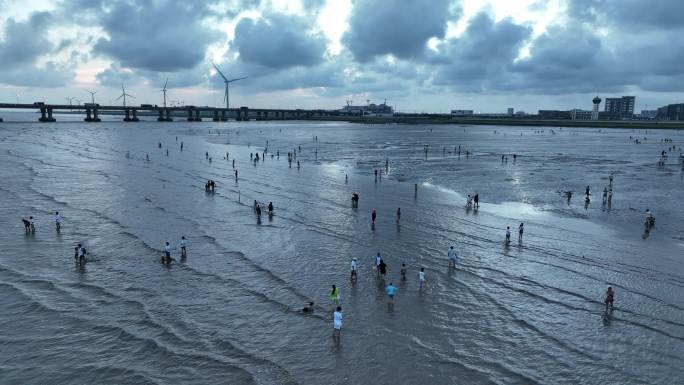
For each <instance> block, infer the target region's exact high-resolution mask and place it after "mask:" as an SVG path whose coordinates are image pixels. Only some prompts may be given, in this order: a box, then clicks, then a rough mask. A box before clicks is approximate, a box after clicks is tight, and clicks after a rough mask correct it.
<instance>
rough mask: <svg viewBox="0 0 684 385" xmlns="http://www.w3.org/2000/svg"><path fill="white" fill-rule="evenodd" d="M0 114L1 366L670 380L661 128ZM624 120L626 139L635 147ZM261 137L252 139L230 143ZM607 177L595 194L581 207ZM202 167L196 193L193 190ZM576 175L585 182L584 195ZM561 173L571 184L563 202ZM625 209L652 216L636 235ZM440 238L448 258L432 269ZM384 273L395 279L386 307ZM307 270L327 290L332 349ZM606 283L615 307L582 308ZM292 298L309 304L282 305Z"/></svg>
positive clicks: (672, 168) (66, 376)
mask: <svg viewBox="0 0 684 385" xmlns="http://www.w3.org/2000/svg"><path fill="white" fill-rule="evenodd" d="M2 127H3V128H2V129H1V130H0V162H2V166H3V167H2V170H3V171H2V173H3V183H2V185H1V187H0V196H2V200H1V202H2V203H1V204H0V210H1V211H0V213H1V216H0V221H1V223H2V228H3V230H4V231H3V232H2V233H1V234H0V239H2V243H3V245H5V250H4V252H3V254H2V257H0V284H1V285H2V286H3V289H4V290H3V292H4V293H5V295H4V296H3V297H2V299H0V310H1V311H2V316H0V336H1V338H2V345H0V346H2V348H1V349H0V351H1V352H2V353H4V354H2V357H3V358H1V359H0V362H1V363H2V367H3V378H5V379H6V380H7V381H9V382H10V383H31V382H33V383H48V382H49V383H74V382H77V383H95V382H97V383H197V384H205V383H214V382H223V383H259V384H262V383H274V384H280V383H303V384H318V383H335V384H337V383H342V384H344V383H348V384H356V383H376V384H396V383H428V382H430V383H440V384H441V383H472V384H480V383H482V384H488V383H549V384H550V383H553V384H558V383H573V384H577V383H580V384H595V383H611V382H618V383H623V384H640V383H663V384H665V383H678V382H682V381H684V377H682V374H681V370H679V369H677V368H678V367H679V366H681V362H682V360H683V359H684V352H683V351H682V348H681V347H682V341H683V340H684V295H683V294H684V268H683V267H682V260H681V255H682V254H683V253H682V250H683V247H684V233H683V230H682V229H683V227H682V218H684V209H683V208H682V206H681V205H680V204H679V202H680V201H681V199H682V194H683V193H682V191H684V190H682V183H684V179H683V174H682V172H681V168H680V166H679V165H677V164H676V163H677V156H678V155H679V152H678V151H676V152H672V153H670V157H669V159H668V161H667V164H666V166H665V167H657V166H656V162H657V161H658V155H659V153H660V151H661V149H664V148H666V147H668V146H670V145H671V144H665V143H660V139H661V138H664V137H669V138H673V139H674V141H675V143H674V144H675V145H677V147H679V146H680V145H681V144H682V142H684V134H683V133H680V132H676V131H675V132H673V131H654V130H649V131H648V132H647V133H646V132H643V131H642V132H637V131H633V130H619V129H611V130H605V131H603V132H599V131H597V130H596V129H562V130H559V129H558V128H554V129H553V131H552V129H550V128H546V129H543V128H538V127H533V128H517V127H516V128H512V127H510V128H505V127H486V126H478V127H461V126H402V125H372V126H362V125H356V124H348V123H330V122H327V123H310V122H309V123H304V122H248V123H239V124H238V123H228V124H226V123H223V124H221V123H212V122H203V123H192V122H174V123H172V124H168V123H156V122H141V123H128V124H124V123H121V122H103V123H101V124H97V125H93V124H84V123H78V122H74V123H59V124H53V125H50V124H36V123H27V124H23V123H16V124H5V125H4V126H2ZM217 129H218V130H219V131H220V132H221V135H218V134H217V131H216V130H217ZM542 129H543V130H544V132H543V133H536V132H537V131H539V130H542ZM209 130H211V133H209ZM521 133H522V136H521ZM630 135H632V136H636V135H638V136H639V137H641V138H643V137H644V136H646V137H647V138H648V139H647V140H646V141H644V143H643V144H641V145H636V144H634V143H633V142H632V141H630V140H629V136H630ZM176 136H177V137H178V142H176V141H175V137H176ZM314 136H318V141H317V142H316V141H314V140H313V137H314ZM267 140H268V141H269V149H268V153H267V154H266V155H267V156H266V159H265V160H264V161H263V162H258V163H257V164H254V163H252V162H250V161H249V154H250V153H255V152H257V151H258V152H259V153H261V152H262V151H263V150H264V147H265V144H266V141H267ZM158 142H162V144H163V147H162V148H161V149H158V148H157V143H158ZM181 142H183V143H184V149H183V152H180V148H179V147H180V143H181ZM424 144H428V145H429V146H428V147H429V151H428V154H427V157H426V156H425V153H424V152H423V145H424ZM300 145H301V147H302V151H301V152H299V149H298V146H300ZM458 145H461V150H462V153H461V156H460V157H459V156H458V153H457V151H456V152H455V148H456V149H457V148H458ZM443 147H444V148H445V149H444V150H443ZM295 148H297V152H298V156H297V159H296V160H299V161H300V162H301V169H297V165H296V160H295V162H293V164H292V168H290V167H288V162H287V152H288V151H292V150H293V149H295ZM166 149H169V156H168V157H167V156H166ZM277 150H279V151H280V159H279V160H278V159H275V158H274V159H271V157H270V154H275V153H276V151H277ZM316 150H317V154H316ZM127 151H128V152H129V154H130V157H129V158H126V152H127ZM206 151H208V152H209V154H210V155H211V156H212V162H211V163H209V162H208V161H207V160H206V159H205V156H204V154H205V152H206ZM465 151H469V152H470V155H469V156H467V157H466V156H465ZM226 152H229V154H230V157H229V159H228V160H226V159H223V157H224V156H225V154H226ZM502 153H507V154H509V157H508V162H507V163H503V164H502V163H501V154H502ZM513 153H516V154H518V155H519V157H518V159H517V160H516V161H515V162H513V158H512V154H513ZM147 154H149V156H150V161H146V160H145V156H146V155H147ZM233 158H235V159H236V168H237V169H238V170H239V178H238V181H237V182H236V181H235V178H234V171H233V168H232V159H233ZM387 158H389V167H388V168H387V170H385V160H386V159H387ZM375 169H378V170H381V171H382V176H381V178H378V180H377V181H376V180H375V178H374V173H373V171H374V170H375ZM385 171H387V172H386V173H385ZM610 173H613V174H614V176H615V181H614V184H613V188H614V197H613V199H612V204H611V205H610V207H603V205H602V204H601V198H600V191H602V190H603V187H604V186H606V185H608V176H609V175H610ZM345 174H347V175H348V181H347V182H345ZM208 179H213V180H214V181H216V192H215V193H214V194H207V193H206V192H205V191H204V188H203V187H204V183H205V182H206V181H207V180H208ZM414 184H418V194H417V195H415V194H414ZM587 184H588V185H590V186H591V188H592V192H593V194H594V195H593V196H592V202H591V204H590V205H589V206H588V207H587V208H586V209H585V207H584V204H583V195H584V194H583V192H584V187H585V186H586V185H587ZM566 190H572V191H574V192H575V196H574V197H573V198H572V200H571V201H570V203H569V204H568V203H567V201H566V200H565V199H564V198H563V196H562V193H561V192H562V191H566ZM352 192H358V193H359V195H360V201H359V205H358V207H356V208H353V207H352V206H351V201H350V197H351V193H352ZM475 192H477V193H479V196H480V201H481V207H480V208H479V210H472V209H470V210H469V209H467V208H465V207H464V205H465V201H466V198H465V196H466V195H467V194H472V193H475ZM255 199H256V200H258V201H259V202H261V203H262V206H265V205H267V204H268V202H270V201H272V202H273V203H274V205H275V215H274V216H273V217H272V218H269V217H268V215H262V218H261V220H260V221H259V220H257V218H256V217H255V215H254V213H253V210H252V204H253V201H254V200H255ZM397 207H401V211H402V218H401V222H400V223H399V224H397V223H396V214H395V213H396V208H397ZM647 207H648V208H650V209H651V210H652V211H653V212H654V215H655V216H656V218H657V223H656V228H655V229H653V230H652V231H651V232H650V233H648V234H644V227H643V225H642V220H643V211H644V210H645V209H646V208H647ZM373 208H375V209H376V210H377V212H378V221H377V223H376V225H375V226H374V227H373V226H372V225H371V223H370V212H371V210H372V209H373ZM57 210H58V211H60V214H62V215H63V216H64V223H63V226H62V230H61V232H60V233H56V232H55V229H54V224H53V223H52V214H53V213H54V211H57ZM264 212H265V210H264ZM29 215H33V216H34V217H35V218H36V226H37V231H36V234H35V235H28V236H27V235H25V234H24V232H23V228H22V225H21V221H20V220H21V218H22V217H28V216H29ZM520 222H524V223H525V235H524V240H523V243H522V244H521V245H518V244H517V242H516V239H517V233H516V229H517V226H518V224H519V223H520ZM506 226H511V229H512V230H513V231H512V232H513V240H514V241H513V244H512V245H511V246H510V247H505V245H504V244H503V240H504V233H505V228H506ZM181 235H185V236H186V238H188V250H189V252H188V259H187V261H186V262H185V263H181V262H180V261H179V257H180V252H179V251H178V250H175V251H174V252H173V257H174V259H175V260H174V262H173V263H172V264H171V265H170V266H163V265H161V264H160V263H159V257H160V255H161V253H162V250H163V244H164V242H165V241H169V242H171V244H172V245H174V246H175V245H177V244H178V242H179V240H180V237H181ZM644 235H647V236H644ZM79 242H81V243H84V244H85V245H86V247H87V249H88V252H89V253H90V254H91V260H90V262H89V263H88V264H87V265H86V266H85V267H84V268H81V267H79V266H77V265H76V264H74V262H73V246H74V245H75V244H76V243H79ZM451 244H454V245H456V247H457V249H458V250H459V254H460V258H459V266H458V269H457V270H456V271H450V270H448V269H447V263H448V261H447V258H446V251H447V248H448V246H449V245H451ZM376 252H380V253H381V254H382V255H383V257H384V259H385V261H386V263H387V264H388V267H389V274H388V278H386V279H385V282H384V283H383V282H381V281H380V280H378V279H377V278H376V274H375V272H373V270H372V263H373V256H374V255H375V253H376ZM352 257H356V258H358V259H359V277H358V281H357V282H356V284H355V285H352V284H351V283H350V281H349V270H350V269H349V262H350V260H351V258H352ZM402 262H405V263H406V265H407V266H408V279H407V281H406V282H404V283H402V282H400V281H399V267H400V265H401V263H402ZM420 267H425V269H426V271H427V277H428V287H427V289H425V290H419V289H418V270H419V269H420ZM389 281H392V282H393V283H394V284H395V285H397V287H398V293H397V297H396V300H395V305H394V310H393V311H392V312H388V311H387V306H386V295H385V294H384V286H385V285H386V284H388V283H389ZM331 284H336V285H337V286H338V287H339V288H340V290H341V306H342V308H343V313H344V325H343V328H342V335H341V342H340V344H339V345H338V344H336V343H335V342H334V341H333V340H332V338H331V334H332V311H331V310H332V306H333V305H332V304H331V303H330V302H329V300H328V298H327V295H328V293H329V290H330V285H331ZM608 285H612V286H613V287H614V288H615V290H616V308H615V310H614V312H613V313H612V315H611V316H609V317H605V316H604V311H603V310H604V308H603V304H602V296H603V293H604V292H605V289H606V287H607V286H608ZM308 301H314V302H316V310H315V312H314V314H313V315H304V314H302V313H301V312H299V309H301V307H303V306H304V304H305V303H306V302H308ZM19 325H21V327H19Z"/></svg>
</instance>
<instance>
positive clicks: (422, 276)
mask: <svg viewBox="0 0 684 385" xmlns="http://www.w3.org/2000/svg"><path fill="white" fill-rule="evenodd" d="M418 280H419V281H420V285H419V286H418V289H422V288H423V286H427V280H426V279H425V268H424V267H421V268H420V272H419V273H418Z"/></svg>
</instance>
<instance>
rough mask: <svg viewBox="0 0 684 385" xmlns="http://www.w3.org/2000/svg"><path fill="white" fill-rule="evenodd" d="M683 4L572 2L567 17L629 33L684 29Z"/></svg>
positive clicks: (674, 0)
mask: <svg viewBox="0 0 684 385" xmlns="http://www.w3.org/2000/svg"><path fill="white" fill-rule="evenodd" d="M681 7H682V1H681V0H650V1H644V0H573V1H569V2H568V13H569V15H570V16H571V17H574V18H576V19H578V20H582V21H588V22H592V23H600V24H606V25H612V26H614V27H622V28H628V29H632V30H633V29H634V28H635V27H640V28H654V29H677V28H682V27H684V17H682V12H681Z"/></svg>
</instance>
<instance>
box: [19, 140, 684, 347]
mask: <svg viewBox="0 0 684 385" xmlns="http://www.w3.org/2000/svg"><path fill="white" fill-rule="evenodd" d="M543 132H544V131H543V130H539V131H535V133H537V134H540V133H543ZM495 133H496V131H495ZM521 135H522V134H521ZM313 140H314V141H315V142H317V141H318V137H317V136H314V137H313ZM630 140H633V141H634V143H635V144H641V143H643V142H644V141H647V138H646V137H643V138H641V139H640V138H637V137H632V136H630ZM176 142H178V137H176ZM661 143H669V144H672V143H673V141H672V139H669V138H665V139H662V140H661ZM157 147H158V148H159V149H161V148H162V143H161V142H159V143H158V146H157ZM428 148H429V146H428V145H427V144H426V145H424V147H423V149H424V151H425V156H426V157H427V154H428ZM676 150H677V146H675V145H674V144H673V145H672V146H669V147H668V148H667V149H666V150H662V151H661V154H660V160H659V162H658V166H661V167H662V166H664V165H665V162H666V160H667V158H668V154H669V153H670V152H674V151H676ZM180 151H181V152H182V151H183V142H180ZM301 151H302V148H301V146H297V148H293V149H292V151H288V152H287V161H288V164H289V167H290V168H291V167H292V163H293V162H294V161H295V160H296V161H297V168H298V169H299V168H300V167H301V165H300V162H299V160H297V155H298V152H299V153H301ZM443 153H444V154H446V147H444V148H443ZM453 153H454V154H458V156H460V155H461V146H458V147H454V151H453ZM267 154H268V141H266V146H265V147H264V150H263V151H262V153H261V154H259V152H252V153H250V154H249V156H250V162H252V163H253V164H254V165H256V164H257V163H258V162H263V161H265V160H266V155H267ZM465 154H466V157H468V156H469V155H470V150H466V151H465ZM166 155H167V156H168V155H169V153H168V149H166ZM125 156H126V158H127V159H130V157H131V156H130V152H128V151H127V152H126V154H125ZM270 156H271V159H273V158H277V159H280V150H277V151H276V153H275V154H270ZM315 156H316V158H317V157H318V149H317V148H316V150H315ZM517 158H518V155H517V154H513V162H516V161H517ZM145 159H146V160H147V161H150V157H149V154H146V155H145ZM224 159H225V160H227V161H230V153H228V152H226V156H225V157H224ZM205 160H207V161H208V162H211V161H212V157H211V156H210V155H209V152H208V151H207V152H205ZM501 162H502V163H507V162H508V156H507V155H502V156H501ZM679 163H681V165H682V170H684V154H682V150H681V147H680V148H679ZM232 167H233V169H234V174H235V180H236V181H237V178H238V170H237V169H236V168H235V158H233V159H232ZM385 172H386V173H389V159H385ZM374 176H375V179H376V182H377V180H378V178H380V179H382V171H380V172H378V170H377V169H375V170H374ZM613 180H614V176H613V174H610V176H609V178H608V185H607V186H605V187H604V188H603V196H602V197H603V200H602V202H603V205H604V207H606V206H608V207H610V205H611V202H612V198H613ZM347 182H348V176H347V174H345V183H347ZM204 188H205V191H206V192H212V193H213V192H214V191H215V188H216V182H215V181H214V180H211V179H209V180H207V181H206V183H205V186H204ZM417 192H418V185H417V184H416V185H415V193H416V194H417ZM563 195H564V196H565V197H566V198H567V201H568V204H569V203H570V200H571V198H572V196H573V192H572V191H569V190H568V191H563ZM591 195H592V194H591V187H590V186H588V185H587V186H586V188H585V200H584V202H585V209H586V208H587V207H588V205H589V204H590V202H591ZM351 202H352V207H358V203H359V193H357V192H354V193H352V197H351ZM479 206H480V196H479V193H477V192H476V193H473V194H472V195H471V194H468V195H467V199H466V205H465V207H466V209H471V208H474V209H477V208H479ZM253 210H254V214H255V215H256V217H257V220H260V218H261V214H262V205H261V204H260V203H259V202H258V201H257V200H254V205H253ZM267 210H268V211H267V212H268V216H269V219H271V218H272V217H273V215H274V206H273V202H269V203H268V205H267ZM377 217H378V213H377V210H376V209H375V208H373V209H371V214H370V219H371V224H372V226H373V228H374V226H375V224H376V221H377ZM400 220H401V208H400V207H398V208H397V211H396V222H397V223H399V222H400ZM62 221H63V218H62V216H61V215H60V213H59V212H55V215H54V222H55V228H56V231H57V232H59V231H60V230H61V226H62ZM22 223H23V225H24V230H25V233H26V234H27V235H32V234H35V232H36V226H35V221H34V218H33V216H29V217H28V219H25V218H22ZM644 223H645V226H646V233H648V231H649V230H650V229H651V228H653V227H654V226H655V217H654V216H653V213H652V212H651V211H650V209H646V218H645V222H644ZM524 229H525V225H524V223H522V222H521V223H520V225H519V226H518V244H519V245H522V241H523V234H524V231H525V230H524ZM504 237H505V238H504V245H505V246H506V247H508V246H509V245H510V243H511V228H510V226H507V227H506V231H505V235H504ZM187 245H188V243H187V239H186V238H185V236H181V238H180V240H179V241H178V244H177V246H172V245H171V244H170V243H169V242H168V241H167V242H165V243H164V246H163V254H162V256H161V262H162V263H163V264H170V263H171V262H172V261H173V258H172V252H173V251H175V250H180V260H181V262H185V261H186V260H187V256H188V250H187V249H188V246H187ZM458 256H459V254H458V251H457V249H456V248H455V247H454V246H453V245H452V246H450V247H449V248H448V250H447V251H446V258H447V261H448V268H449V269H457V268H458ZM74 260H75V261H76V262H77V263H78V264H79V265H84V264H85V263H86V262H87V250H86V248H85V247H84V246H83V245H82V244H80V243H79V244H77V245H76V246H74ZM359 265H360V263H359V260H358V259H357V258H356V257H354V258H352V259H351V262H350V266H351V272H350V281H351V284H352V285H355V284H356V282H357V280H358V277H359ZM372 269H373V271H374V272H375V274H376V278H377V279H379V280H381V283H382V285H383V286H384V292H385V294H386V295H387V309H388V311H392V310H393V309H394V303H395V297H396V295H397V292H398V290H397V287H396V286H395V285H394V282H393V280H392V279H389V281H390V282H389V284H387V285H386V286H385V285H384V282H385V280H387V279H388V275H389V270H390V269H389V267H388V266H387V264H386V262H385V260H384V259H383V258H382V256H381V254H380V253H379V252H378V253H377V254H376V255H375V257H374V258H373V262H372ZM414 274H416V275H415V276H416V277H417V282H418V290H424V289H426V288H427V285H428V279H427V273H426V271H425V268H424V267H422V266H421V267H420V268H419V270H418V271H416V272H415V273H414ZM408 276H409V272H408V268H407V266H406V263H405V262H402V263H401V267H400V268H399V276H398V280H399V282H400V283H405V282H406V281H407V280H408V279H409V278H408ZM614 297H615V292H614V290H613V288H612V287H608V289H607V290H606V293H605V295H604V299H603V302H604V304H605V311H606V314H609V313H610V312H612V311H613V303H614ZM328 299H329V301H330V303H331V304H332V305H333V316H332V319H333V338H334V339H335V340H337V341H339V339H340V334H341V329H342V320H343V313H342V307H341V293H340V289H339V288H338V287H337V286H336V285H332V287H331V291H330V293H329V295H328ZM314 311H315V304H314V302H312V301H311V302H308V303H307V304H306V305H305V306H304V307H303V308H302V309H301V312H303V313H305V314H310V313H313V312H314Z"/></svg>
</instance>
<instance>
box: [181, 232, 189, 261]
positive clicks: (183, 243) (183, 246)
mask: <svg viewBox="0 0 684 385" xmlns="http://www.w3.org/2000/svg"><path fill="white" fill-rule="evenodd" d="M187 243H188V241H187V240H186V239H185V236H182V237H181V240H180V249H181V258H187V257H188V250H187V248H186V245H187Z"/></svg>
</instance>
